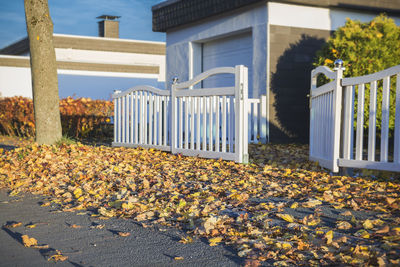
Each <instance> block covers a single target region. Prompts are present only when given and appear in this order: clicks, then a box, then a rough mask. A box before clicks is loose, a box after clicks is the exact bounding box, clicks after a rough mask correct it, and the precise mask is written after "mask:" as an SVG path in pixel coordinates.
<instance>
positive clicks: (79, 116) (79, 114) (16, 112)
mask: <svg viewBox="0 0 400 267" xmlns="http://www.w3.org/2000/svg"><path fill="white" fill-rule="evenodd" d="M113 110H114V108H113V103H112V102H111V101H105V100H91V99H89V98H78V99H73V98H71V97H68V98H64V99H61V100H60V114H61V123H62V128H63V135H66V136H69V137H75V138H88V137H97V136H99V135H100V136H101V135H105V134H108V132H109V128H110V127H109V125H108V123H109V122H110V117H111V116H113ZM0 133H1V134H3V135H9V136H19V137H33V136H35V121H34V115H33V102H32V99H29V98H25V97H6V98H1V99H0Z"/></svg>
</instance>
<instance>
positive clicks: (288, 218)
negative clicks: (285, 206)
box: [276, 213, 294, 223]
mask: <svg viewBox="0 0 400 267" xmlns="http://www.w3.org/2000/svg"><path fill="white" fill-rule="evenodd" d="M276 216H277V217H279V218H281V219H283V220H285V221H287V222H290V223H292V222H294V217H293V216H292V215H290V214H281V213H278V214H276Z"/></svg>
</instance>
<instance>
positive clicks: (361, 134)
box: [355, 84, 365, 160]
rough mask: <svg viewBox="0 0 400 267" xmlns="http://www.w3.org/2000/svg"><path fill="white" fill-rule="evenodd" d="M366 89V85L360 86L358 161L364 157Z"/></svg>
mask: <svg viewBox="0 0 400 267" xmlns="http://www.w3.org/2000/svg"><path fill="white" fill-rule="evenodd" d="M364 89H365V85H364V84H360V85H359V86H358V101H357V105H358V107H357V130H356V131H357V135H356V158H355V159H356V160H362V156H363V140H364V139H363V138H364V98H365V94H364Z"/></svg>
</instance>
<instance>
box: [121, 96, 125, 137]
mask: <svg viewBox="0 0 400 267" xmlns="http://www.w3.org/2000/svg"><path fill="white" fill-rule="evenodd" d="M121 100H122V128H121V133H122V134H121V136H122V137H121V138H122V140H121V141H122V143H125V142H126V140H125V127H126V113H125V103H126V97H125V96H123V97H122V99H121Z"/></svg>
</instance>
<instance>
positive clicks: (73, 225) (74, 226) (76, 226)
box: [70, 224, 82, 229]
mask: <svg viewBox="0 0 400 267" xmlns="http://www.w3.org/2000/svg"><path fill="white" fill-rule="evenodd" d="M70 227H71V228H75V229H76V228H81V227H82V226H80V225H76V224H72V225H71V226H70Z"/></svg>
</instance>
